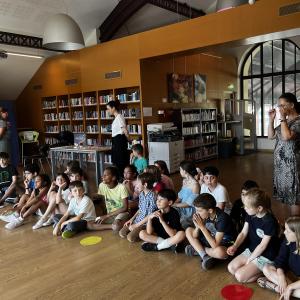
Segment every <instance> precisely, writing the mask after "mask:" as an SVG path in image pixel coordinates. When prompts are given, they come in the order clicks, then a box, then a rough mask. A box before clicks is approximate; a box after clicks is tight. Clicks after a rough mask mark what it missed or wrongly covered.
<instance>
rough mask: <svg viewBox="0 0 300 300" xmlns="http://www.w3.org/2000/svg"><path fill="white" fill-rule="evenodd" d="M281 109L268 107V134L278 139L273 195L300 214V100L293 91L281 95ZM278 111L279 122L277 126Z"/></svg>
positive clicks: (271, 137) (279, 106)
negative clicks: (269, 108)
mask: <svg viewBox="0 0 300 300" xmlns="http://www.w3.org/2000/svg"><path fill="white" fill-rule="evenodd" d="M277 107H278V110H275V109H271V110H270V111H269V119H270V122H269V128H268V138H269V139H275V140H276V144H275V149H274V174H273V196H274V198H275V199H277V200H279V201H281V202H282V203H284V204H286V205H287V206H288V209H289V214H290V215H292V216H293V215H300V116H299V114H300V103H298V102H297V98H296V96H295V95H294V94H292V93H284V94H282V95H281V96H280V97H279V100H278V105H277ZM277 114H278V116H279V120H280V124H279V125H278V126H277V127H276V128H274V121H275V117H276V115H277Z"/></svg>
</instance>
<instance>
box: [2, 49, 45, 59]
mask: <svg viewBox="0 0 300 300" xmlns="http://www.w3.org/2000/svg"><path fill="white" fill-rule="evenodd" d="M6 54H8V55H9V56H10V55H12V56H22V57H29V58H39V59H42V58H44V56H41V55H35V54H26V53H19V52H9V51H7V52H6Z"/></svg>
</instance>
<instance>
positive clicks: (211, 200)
mask: <svg viewBox="0 0 300 300" xmlns="http://www.w3.org/2000/svg"><path fill="white" fill-rule="evenodd" d="M216 205H217V201H216V199H215V197H214V196H213V195H211V194H208V193H203V194H200V195H199V196H197V197H196V199H195V200H194V206H195V207H201V208H203V209H206V210H209V209H216Z"/></svg>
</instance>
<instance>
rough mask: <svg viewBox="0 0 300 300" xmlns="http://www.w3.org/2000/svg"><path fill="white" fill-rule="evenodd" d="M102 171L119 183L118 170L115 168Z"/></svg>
mask: <svg viewBox="0 0 300 300" xmlns="http://www.w3.org/2000/svg"><path fill="white" fill-rule="evenodd" d="M104 171H108V172H109V173H110V175H111V176H112V177H116V181H117V182H118V181H119V170H118V168H117V167H106V168H105V170H104Z"/></svg>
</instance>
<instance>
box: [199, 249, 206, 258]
mask: <svg viewBox="0 0 300 300" xmlns="http://www.w3.org/2000/svg"><path fill="white" fill-rule="evenodd" d="M198 253H199V255H200V257H201V258H203V257H204V256H205V255H206V252H205V251H204V250H200V251H199V252H198Z"/></svg>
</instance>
